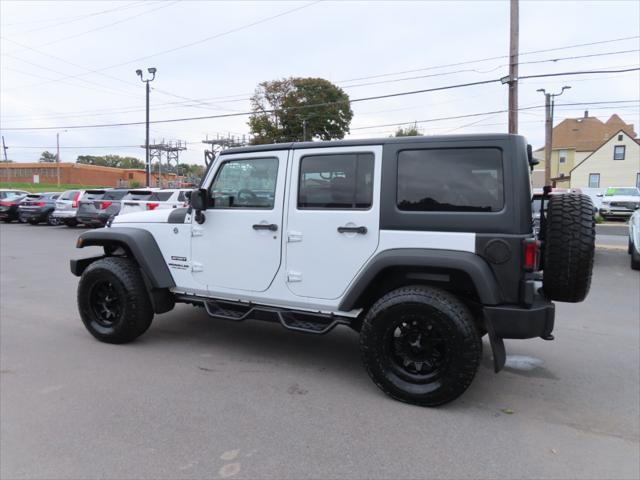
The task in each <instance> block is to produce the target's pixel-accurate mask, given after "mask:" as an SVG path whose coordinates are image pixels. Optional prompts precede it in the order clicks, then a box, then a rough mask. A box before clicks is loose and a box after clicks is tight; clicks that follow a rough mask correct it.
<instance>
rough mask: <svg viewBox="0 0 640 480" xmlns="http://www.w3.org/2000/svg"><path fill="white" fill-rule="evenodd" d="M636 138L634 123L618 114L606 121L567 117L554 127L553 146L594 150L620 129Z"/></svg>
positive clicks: (594, 118) (586, 150) (579, 150)
mask: <svg viewBox="0 0 640 480" xmlns="http://www.w3.org/2000/svg"><path fill="white" fill-rule="evenodd" d="M621 130H622V131H623V132H625V133H626V134H627V135H629V136H630V137H631V138H635V137H636V136H637V135H636V132H635V131H634V129H633V124H628V123H625V122H624V120H622V119H621V118H620V117H619V116H618V115H617V114H615V113H614V114H613V115H611V117H609V119H608V120H607V121H606V122H603V121H602V120H600V119H598V118H596V117H589V116H585V117H581V118H566V119H564V120H563V121H562V122H560V123H559V124H558V125H556V126H555V127H554V128H553V146H552V148H554V149H557V148H567V149H575V150H576V151H577V152H593V151H594V150H596V149H597V148H598V147H600V146H601V145H602V144H603V143H604V142H606V141H607V140H608V139H610V138H611V136H613V135H614V134H615V133H617V132H619V131H621Z"/></svg>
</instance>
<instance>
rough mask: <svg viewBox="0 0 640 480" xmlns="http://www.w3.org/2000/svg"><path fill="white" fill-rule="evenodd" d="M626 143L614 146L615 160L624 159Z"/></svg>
mask: <svg viewBox="0 0 640 480" xmlns="http://www.w3.org/2000/svg"><path fill="white" fill-rule="evenodd" d="M624 151H625V146H624V145H616V146H615V147H613V159H614V160H624Z"/></svg>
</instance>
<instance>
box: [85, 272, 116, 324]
mask: <svg viewBox="0 0 640 480" xmlns="http://www.w3.org/2000/svg"><path fill="white" fill-rule="evenodd" d="M122 301H123V299H122V298H121V296H120V295H119V293H118V291H117V290H116V288H115V287H114V285H113V283H111V282H110V281H108V280H103V281H100V282H96V283H94V284H93V286H92V288H91V292H90V294H89V304H90V305H91V310H92V312H93V315H94V318H95V320H96V322H97V323H98V324H99V325H100V326H102V327H105V328H113V326H114V325H115V324H117V323H118V322H119V321H120V320H121V319H122V312H123V305H122Z"/></svg>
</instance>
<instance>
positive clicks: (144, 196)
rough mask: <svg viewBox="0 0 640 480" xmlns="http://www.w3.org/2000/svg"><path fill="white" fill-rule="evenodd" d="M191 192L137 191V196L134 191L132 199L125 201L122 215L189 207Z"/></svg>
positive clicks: (173, 189) (182, 189) (175, 190)
mask: <svg viewBox="0 0 640 480" xmlns="http://www.w3.org/2000/svg"><path fill="white" fill-rule="evenodd" d="M190 192H191V189H185V188H165V189H162V190H157V189H150V190H138V191H136V193H137V195H133V193H134V191H132V195H131V197H130V198H127V197H125V198H124V199H123V201H122V208H121V209H120V215H124V214H127V213H133V212H143V211H146V210H162V209H165V208H178V207H186V206H188V205H189V200H188V196H189V193H190ZM134 196H135V198H134Z"/></svg>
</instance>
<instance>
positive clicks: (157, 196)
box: [149, 192, 173, 202]
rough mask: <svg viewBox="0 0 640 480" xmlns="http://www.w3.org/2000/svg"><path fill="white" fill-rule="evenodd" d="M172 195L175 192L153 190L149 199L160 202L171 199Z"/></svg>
mask: <svg viewBox="0 0 640 480" xmlns="http://www.w3.org/2000/svg"><path fill="white" fill-rule="evenodd" d="M171 195H173V192H153V193H152V194H151V196H150V197H149V200H151V201H153V200H156V201H158V202H166V201H167V200H169V198H171Z"/></svg>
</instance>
